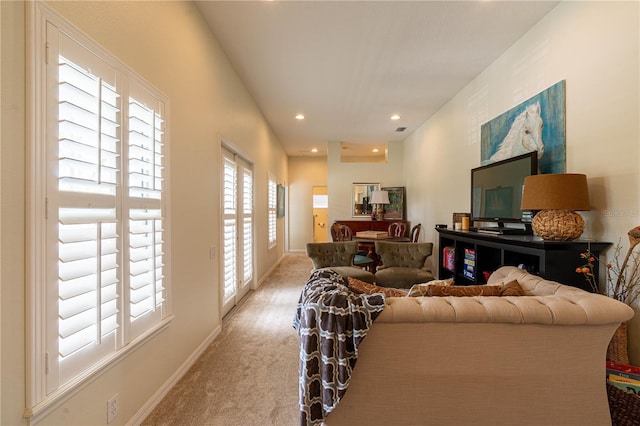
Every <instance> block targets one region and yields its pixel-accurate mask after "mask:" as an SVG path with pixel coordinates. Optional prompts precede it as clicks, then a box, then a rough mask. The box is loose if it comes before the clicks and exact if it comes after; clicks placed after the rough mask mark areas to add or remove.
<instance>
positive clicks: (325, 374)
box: [293, 269, 384, 426]
mask: <svg viewBox="0 0 640 426" xmlns="http://www.w3.org/2000/svg"><path fill="white" fill-rule="evenodd" d="M383 309H384V295H382V294H369V295H367V294H355V293H353V292H351V290H349V288H348V284H347V281H346V279H345V278H343V277H342V276H341V275H339V274H338V273H336V272H335V271H332V270H330V269H319V270H316V271H314V272H313V273H312V274H311V276H310V277H309V280H308V281H307V283H306V284H305V286H304V288H303V290H302V294H301V295H300V301H299V302H298V307H297V311H296V316H295V319H294V324H293V326H294V328H295V329H296V331H297V332H298V336H299V337H300V372H299V374H300V424H301V425H305V426H306V425H317V424H321V423H322V421H323V420H324V418H325V417H326V416H327V415H328V414H329V413H330V412H331V411H332V410H333V409H334V408H335V407H336V406H337V404H338V402H339V401H340V399H341V398H342V396H343V395H344V394H345V392H346V391H347V386H348V385H349V380H350V378H351V372H352V371H353V368H354V367H355V365H356V361H357V359H358V346H359V344H360V343H361V342H362V340H363V339H364V338H365V336H366V334H367V331H368V330H369V327H370V326H371V324H372V323H373V321H374V320H375V318H376V317H377V316H378V315H379V314H380V312H382V310H383Z"/></svg>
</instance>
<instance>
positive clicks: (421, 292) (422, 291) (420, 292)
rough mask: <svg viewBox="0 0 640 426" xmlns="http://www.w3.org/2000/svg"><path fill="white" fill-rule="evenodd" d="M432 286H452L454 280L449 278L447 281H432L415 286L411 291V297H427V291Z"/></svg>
mask: <svg viewBox="0 0 640 426" xmlns="http://www.w3.org/2000/svg"><path fill="white" fill-rule="evenodd" d="M430 285H443V286H451V285H453V278H448V279H446V280H431V281H429V282H427V283H420V284H414V285H413V287H411V289H410V290H409V294H408V296H409V297H420V296H426V295H427V290H428V289H429V286H430Z"/></svg>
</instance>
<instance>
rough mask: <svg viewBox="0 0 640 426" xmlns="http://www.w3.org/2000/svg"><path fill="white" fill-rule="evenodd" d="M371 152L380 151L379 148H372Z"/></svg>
mask: <svg viewBox="0 0 640 426" xmlns="http://www.w3.org/2000/svg"><path fill="white" fill-rule="evenodd" d="M371 152H380V150H379V149H378V148H373V149H372V150H371Z"/></svg>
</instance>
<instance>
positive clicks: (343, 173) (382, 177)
mask: <svg viewBox="0 0 640 426" xmlns="http://www.w3.org/2000/svg"><path fill="white" fill-rule="evenodd" d="M387 150H388V153H387V162H386V163H341V162H340V142H335V141H331V142H329V144H328V150H327V164H328V173H329V175H328V186H329V224H331V223H333V222H334V221H336V220H340V219H352V217H351V214H352V208H351V201H352V196H351V190H352V184H353V183H355V182H367V183H379V184H380V186H381V187H385V186H404V185H403V183H402V182H403V165H402V164H403V160H404V158H403V144H402V143H401V142H389V143H388V144H387Z"/></svg>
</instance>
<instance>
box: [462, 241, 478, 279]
mask: <svg viewBox="0 0 640 426" xmlns="http://www.w3.org/2000/svg"><path fill="white" fill-rule="evenodd" d="M462 263H463V265H464V269H463V271H462V275H464V277H465V278H468V279H470V280H475V278H476V251H475V250H474V249H469V248H466V249H464V259H463V260H462Z"/></svg>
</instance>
